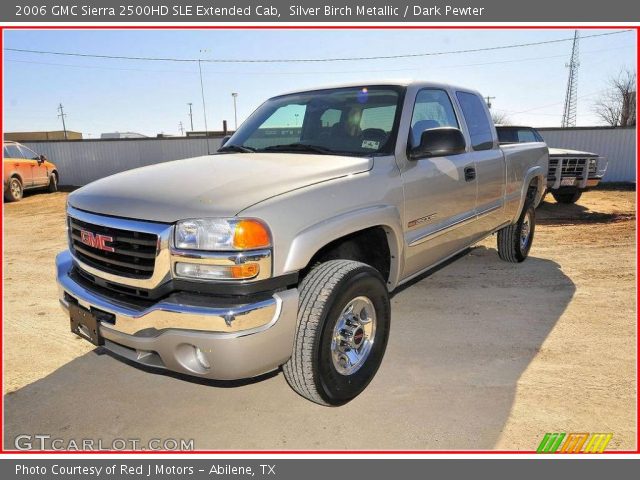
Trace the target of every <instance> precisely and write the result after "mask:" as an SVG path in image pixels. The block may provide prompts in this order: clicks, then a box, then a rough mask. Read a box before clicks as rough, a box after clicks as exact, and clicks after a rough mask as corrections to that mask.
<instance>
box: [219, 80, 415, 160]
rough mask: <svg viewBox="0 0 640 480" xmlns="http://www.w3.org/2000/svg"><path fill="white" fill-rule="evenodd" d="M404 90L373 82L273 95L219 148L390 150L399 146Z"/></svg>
mask: <svg viewBox="0 0 640 480" xmlns="http://www.w3.org/2000/svg"><path fill="white" fill-rule="evenodd" d="M402 91H403V90H402V89H401V88H400V87H387V86H370V87H352V88H339V89H331V90H319V91H312V92H304V93H297V94H293V95H284V96H280V97H275V98H272V99H270V100H267V101H266V102H265V103H264V104H262V105H261V106H260V107H259V108H258V109H257V110H256V111H255V112H254V113H253V114H252V115H251V116H250V117H249V119H248V120H247V121H246V122H244V123H243V124H242V126H241V127H240V128H239V129H238V131H237V132H236V133H235V134H234V135H233V136H232V137H231V138H230V139H229V141H228V142H227V143H226V144H225V146H224V147H222V149H221V151H225V150H227V151H258V152H260V151H263V152H289V151H291V152H302V153H305V152H309V153H321V154H330V155H331V154H336V155H375V154H388V153H391V152H392V151H393V147H394V144H395V142H394V139H395V131H396V128H397V124H398V121H399V112H400V108H399V107H398V105H399V103H400V99H401V93H402Z"/></svg>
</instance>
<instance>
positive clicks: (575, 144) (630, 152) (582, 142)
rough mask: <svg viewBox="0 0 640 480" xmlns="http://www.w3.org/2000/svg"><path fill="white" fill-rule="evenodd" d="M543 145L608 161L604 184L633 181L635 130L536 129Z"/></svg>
mask: <svg viewBox="0 0 640 480" xmlns="http://www.w3.org/2000/svg"><path fill="white" fill-rule="evenodd" d="M538 131H539V132H540V134H541V135H542V137H543V138H544V140H545V142H547V145H549V146H550V147H557V148H569V149H571V150H582V151H586V152H593V153H597V154H598V155H601V156H603V157H606V158H608V159H609V167H608V168H607V173H606V175H605V177H604V181H605V182H635V181H636V129H635V128H598V127H595V128H583V127H579V128H550V129H544V128H540V129H538Z"/></svg>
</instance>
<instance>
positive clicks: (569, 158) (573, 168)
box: [496, 125, 609, 203]
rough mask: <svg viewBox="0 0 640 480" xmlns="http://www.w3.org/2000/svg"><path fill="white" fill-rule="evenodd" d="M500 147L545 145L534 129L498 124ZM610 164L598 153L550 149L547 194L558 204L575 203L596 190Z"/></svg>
mask: <svg viewBox="0 0 640 480" xmlns="http://www.w3.org/2000/svg"><path fill="white" fill-rule="evenodd" d="M496 130H497V131H498V139H499V140H500V145H509V144H513V143H527V142H544V140H543V138H542V136H541V135H540V133H539V132H538V131H537V130H536V129H535V128H532V127H522V126H514V125H496ZM608 164H609V161H608V160H607V159H606V158H604V157H601V156H600V155H598V154H597V153H590V152H580V151H578V150H568V149H566V148H549V172H548V174H547V191H548V192H551V195H553V198H554V199H555V200H556V202H558V203H576V202H577V201H578V200H580V197H581V196H582V193H583V192H586V191H588V190H589V189H590V188H593V187H597V186H598V184H599V183H600V180H602V178H603V177H604V174H605V173H606V172H607V166H608Z"/></svg>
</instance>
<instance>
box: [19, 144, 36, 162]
mask: <svg viewBox="0 0 640 480" xmlns="http://www.w3.org/2000/svg"><path fill="white" fill-rule="evenodd" d="M20 151H21V152H22V156H23V157H24V158H28V159H30V160H33V159H35V158H38V154H37V153H36V152H34V151H33V150H31V149H30V148H27V147H25V146H24V145H20Z"/></svg>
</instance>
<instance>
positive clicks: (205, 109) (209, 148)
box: [198, 50, 211, 155]
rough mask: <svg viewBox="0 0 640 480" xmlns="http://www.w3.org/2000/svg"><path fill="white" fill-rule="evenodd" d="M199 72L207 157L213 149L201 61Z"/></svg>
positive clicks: (203, 51)
mask: <svg viewBox="0 0 640 480" xmlns="http://www.w3.org/2000/svg"><path fill="white" fill-rule="evenodd" d="M200 53H206V50H200ZM198 72H199V73H200V94H201V95H202V113H203V114H204V136H205V138H206V139H207V155H211V147H210V146H209V128H208V127H207V105H206V103H205V100H204V81H203V80H202V60H201V59H198Z"/></svg>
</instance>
